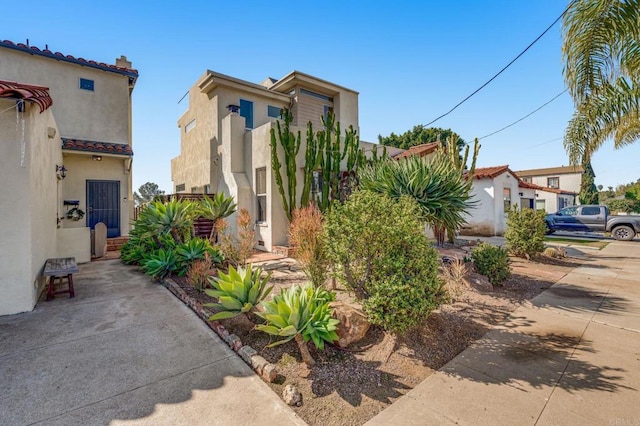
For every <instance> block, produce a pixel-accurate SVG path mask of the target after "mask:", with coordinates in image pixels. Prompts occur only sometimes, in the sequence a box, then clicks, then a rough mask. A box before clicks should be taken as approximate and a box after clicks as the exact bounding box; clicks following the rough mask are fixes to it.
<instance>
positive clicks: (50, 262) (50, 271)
mask: <svg viewBox="0 0 640 426" xmlns="http://www.w3.org/2000/svg"><path fill="white" fill-rule="evenodd" d="M75 272H78V265H76V258H75V257H58V258H53V259H47V262H46V263H45V264H44V272H43V275H44V276H45V277H51V278H49V285H48V287H47V302H48V301H49V300H51V299H53V298H54V295H56V294H61V293H69V298H72V297H75V295H76V294H75V292H74V290H73V274H74V273H75ZM56 278H59V280H60V281H59V283H60V284H61V283H62V280H63V279H64V278H66V279H67V282H68V284H69V287H68V288H67V289H66V290H58V291H56V290H55V279H56Z"/></svg>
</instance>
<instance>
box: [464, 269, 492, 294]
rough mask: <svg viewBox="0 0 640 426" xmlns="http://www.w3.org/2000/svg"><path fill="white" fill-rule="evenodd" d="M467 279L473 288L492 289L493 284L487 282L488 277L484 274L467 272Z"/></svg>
mask: <svg viewBox="0 0 640 426" xmlns="http://www.w3.org/2000/svg"><path fill="white" fill-rule="evenodd" d="M467 281H468V282H469V284H471V286H472V287H473V288H475V289H476V290H480V291H486V292H489V291H493V285H492V284H491V283H490V282H489V279H488V278H487V277H485V276H484V275H481V274H478V273H472V274H469V276H468V278H467Z"/></svg>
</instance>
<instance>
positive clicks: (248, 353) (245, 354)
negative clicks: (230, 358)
mask: <svg viewBox="0 0 640 426" xmlns="http://www.w3.org/2000/svg"><path fill="white" fill-rule="evenodd" d="M238 353H239V354H240V356H241V357H242V359H244V360H245V362H246V363H247V364H249V365H251V357H252V356H254V355H258V352H256V350H255V349H253V348H252V347H251V346H243V347H241V348H240V350H239V351H238Z"/></svg>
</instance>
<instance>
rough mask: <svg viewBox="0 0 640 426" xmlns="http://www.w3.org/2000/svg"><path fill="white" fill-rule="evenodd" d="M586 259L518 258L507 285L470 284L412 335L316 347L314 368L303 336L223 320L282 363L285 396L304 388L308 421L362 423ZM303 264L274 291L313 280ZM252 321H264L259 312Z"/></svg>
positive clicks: (279, 384)
mask: <svg viewBox="0 0 640 426" xmlns="http://www.w3.org/2000/svg"><path fill="white" fill-rule="evenodd" d="M450 251H451V249H450V248H449V249H448V252H450ZM578 264H579V261H575V260H570V259H538V261H527V260H523V259H515V258H514V259H512V270H513V271H514V273H513V274H512V276H511V278H509V279H508V280H507V281H506V282H505V283H504V285H503V286H502V287H494V288H492V289H488V288H487V289H486V290H480V289H478V288H476V286H470V285H468V284H467V285H465V284H463V285H461V286H459V288H458V291H457V292H456V295H455V300H454V301H453V302H452V303H450V304H447V305H443V306H441V307H440V308H438V309H437V310H435V311H434V312H433V313H432V314H431V315H430V316H429V318H428V319H427V320H426V321H425V323H424V324H423V326H422V327H419V328H418V329H416V330H413V331H412V332H409V333H407V334H405V335H404V336H399V337H397V338H394V337H393V336H390V335H387V334H385V333H384V332H383V331H382V330H381V329H379V328H376V327H372V328H371V329H370V331H369V333H368V334H367V336H366V337H365V339H364V340H363V341H361V342H359V343H357V344H356V346H355V347H353V348H351V347H350V348H349V349H348V350H339V349H338V348H336V347H333V346H327V347H326V348H325V350H324V351H317V350H315V348H311V353H312V355H313V356H314V358H315V359H316V361H317V365H316V366H315V367H314V368H313V369H312V370H311V371H309V370H307V369H306V367H304V364H303V363H302V361H301V358H300V355H299V353H298V348H297V346H296V345H295V343H293V342H289V343H287V344H285V345H280V346H277V347H275V348H267V347H266V346H267V345H268V344H269V343H270V340H269V336H268V335H266V334H265V333H261V332H258V331H256V330H254V329H253V327H254V322H252V321H251V320H249V319H247V318H246V317H245V316H239V317H236V318H233V319H230V320H224V321H222V323H223V324H224V325H225V327H227V329H228V330H229V331H230V332H231V333H234V334H236V335H238V336H239V337H240V338H241V339H242V341H243V343H244V344H249V345H251V346H252V347H253V348H254V349H256V350H257V351H258V352H259V353H260V355H262V356H263V357H265V358H266V359H267V360H268V361H269V362H272V363H274V364H277V366H278V372H279V375H278V379H277V380H276V382H275V383H272V384H270V386H271V388H272V389H273V391H274V392H276V393H277V394H279V395H281V394H282V390H283V389H284V387H285V386H286V385H288V384H293V385H295V386H296V387H297V388H298V390H300V392H301V393H302V396H303V403H302V405H301V406H299V407H293V409H294V410H295V411H296V413H298V415H300V417H302V418H303V419H304V420H305V421H306V422H307V423H309V424H310V425H361V424H364V423H365V422H366V421H367V420H369V419H370V418H372V417H373V416H375V415H376V414H377V413H379V412H380V411H382V410H383V409H384V408H386V407H387V406H388V405H389V404H391V403H393V402H394V401H395V400H396V399H398V398H399V397H401V396H402V395H404V394H406V393H407V392H408V391H409V390H411V389H412V388H413V387H415V386H416V385H417V384H419V383H420V382H422V381H423V380H424V379H425V378H426V377H428V376H429V375H431V374H432V373H433V372H434V371H435V370H437V369H439V368H440V367H442V366H443V365H444V364H446V363H447V362H449V361H450V360H451V359H453V358H454V357H455V356H456V355H457V354H459V353H460V352H461V351H462V350H464V349H465V348H466V347H467V346H469V345H470V344H471V343H472V342H473V341H475V340H477V339H479V338H480V337H482V336H483V335H484V334H485V333H486V332H487V331H489V330H490V329H491V327H493V326H495V325H496V324H500V323H501V322H503V321H504V320H505V319H506V318H507V317H508V316H509V314H510V313H511V312H512V311H514V310H515V309H516V308H517V307H518V306H520V305H521V304H522V303H523V302H524V301H526V300H529V299H531V298H532V297H534V296H536V295H537V294H539V293H540V292H542V291H544V290H545V289H547V288H549V287H550V286H551V285H552V284H553V283H554V282H555V281H557V279H559V278H558V277H561V276H562V275H563V274H566V273H567V272H568V271H569V270H571V269H573V268H574V267H576V266H578ZM291 269H293V270H291ZM295 269H296V268H290V267H289V266H287V267H285V268H284V269H282V270H275V271H273V275H272V280H271V282H272V284H274V285H275V287H276V288H274V290H273V291H274V292H277V291H279V288H282V287H286V286H290V285H293V284H300V283H303V282H305V281H306V280H305V277H304V275H303V274H302V273H301V272H300V271H299V270H295ZM475 277H476V278H477V276H475ZM176 281H177V282H178V283H179V284H180V285H181V286H182V287H184V288H185V290H186V291H188V292H189V294H190V295H191V296H192V297H194V298H197V299H199V300H201V301H205V300H206V296H205V295H202V294H201V293H198V292H196V291H194V290H193V289H191V288H190V287H189V286H188V284H186V281H185V280H184V279H180V278H178V279H177V280H176ZM485 288H486V287H485ZM489 288H491V287H489ZM337 293H338V299H349V298H351V295H350V294H349V293H348V292H345V291H343V290H341V289H340V288H339V289H338V292H337ZM252 320H253V321H257V319H256V318H255V317H254V318H252ZM311 346H312V345H311Z"/></svg>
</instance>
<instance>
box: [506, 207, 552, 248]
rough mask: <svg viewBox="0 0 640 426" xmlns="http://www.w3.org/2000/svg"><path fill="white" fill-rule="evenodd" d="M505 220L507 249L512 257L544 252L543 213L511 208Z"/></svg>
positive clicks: (545, 226) (544, 228) (544, 225)
mask: <svg viewBox="0 0 640 426" xmlns="http://www.w3.org/2000/svg"><path fill="white" fill-rule="evenodd" d="M508 215H509V216H508V218H507V232H505V234H504V237H505V238H506V240H507V249H508V250H509V252H511V253H512V254H513V255H515V256H518V257H526V258H527V259H529V258H530V257H531V256H535V255H536V254H539V253H542V252H543V251H544V236H545V234H546V231H547V225H546V224H545V222H544V216H545V212H544V211H542V210H533V209H522V210H520V209H519V208H518V206H512V207H511V210H509V213H508Z"/></svg>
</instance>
